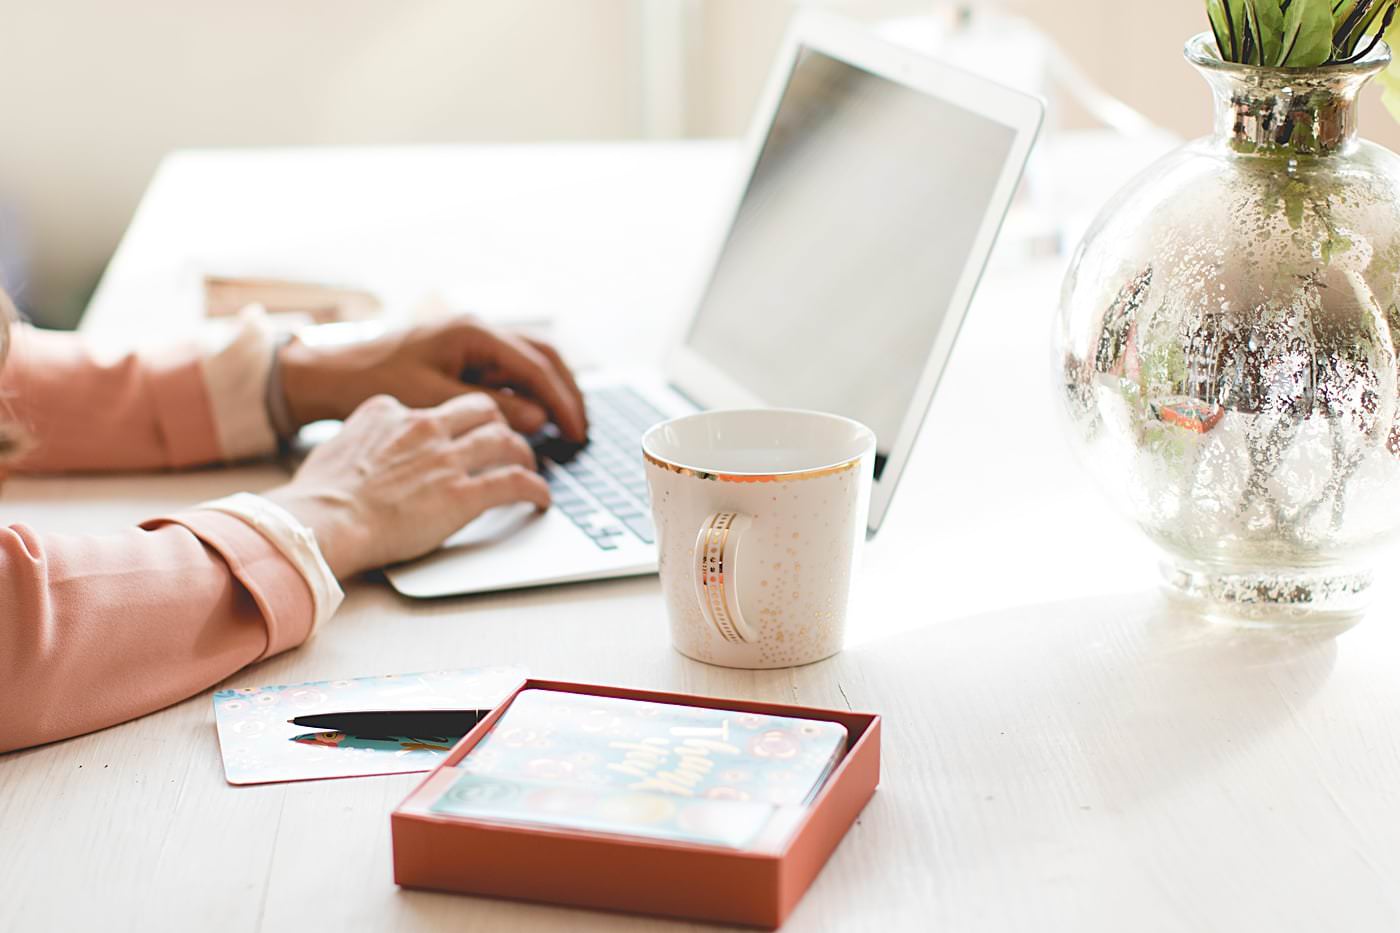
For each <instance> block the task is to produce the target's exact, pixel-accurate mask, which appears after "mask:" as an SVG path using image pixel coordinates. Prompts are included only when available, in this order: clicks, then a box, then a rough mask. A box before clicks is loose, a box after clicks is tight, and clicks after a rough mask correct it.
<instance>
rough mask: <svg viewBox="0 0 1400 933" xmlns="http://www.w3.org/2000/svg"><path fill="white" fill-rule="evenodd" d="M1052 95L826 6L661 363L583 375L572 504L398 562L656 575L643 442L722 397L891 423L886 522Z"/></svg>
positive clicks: (791, 66)
mask: <svg viewBox="0 0 1400 933" xmlns="http://www.w3.org/2000/svg"><path fill="white" fill-rule="evenodd" d="M1042 112H1043V110H1042V106H1041V104H1040V102H1039V101H1038V100H1036V99H1035V98H1033V97H1028V96H1026V95H1025V94H1022V93H1019V92H1017V91H1012V90H1010V89H1008V88H1005V87H1002V86H1000V85H997V84H994V83H992V82H990V81H987V80H985V79H983V78H980V77H977V76H974V75H972V74H969V73H966V72H963V71H960V70H958V69H955V68H952V67H950V66H947V65H944V64H941V63H939V62H937V61H933V60H930V59H928V58H925V57H922V56H920V55H918V54H916V53H914V52H911V51H908V50H905V49H902V48H899V47H896V46H892V45H889V44H887V43H885V42H883V41H881V40H879V39H877V38H875V37H873V36H872V35H870V33H869V32H868V31H867V30H865V29H863V28H862V27H860V26H858V25H855V24H851V23H848V22H845V21H843V20H840V19H837V18H834V17H831V16H829V15H824V14H818V13H810V12H809V13H804V14H801V15H799V16H798V17H797V19H796V21H795V22H794V24H793V26H792V28H791V29H790V30H789V32H788V35H787V37H786V38H785V40H784V43H783V46H782V51H781V53H780V54H779V56H778V60H777V63H776V64H775V66H774V69H773V72H772V75H771V77H770V79H769V82H768V86H767V88H766V90H765V93H764V96H763V99H762V102H761V104H760V106H759V108H758V111H757V117H756V118H755V121H754V127H753V129H752V130H751V131H750V134H749V139H748V141H747V161H746V164H747V165H748V166H749V167H750V170H749V171H748V172H747V174H746V177H745V179H744V181H743V184H742V186H741V190H740V191H739V192H738V195H737V197H736V199H735V207H734V211H733V214H732V219H731V221H730V224H729V227H728V230H727V233H726V234H725V236H724V237H723V238H722V240H721V243H720V245H719V248H718V250H717V253H716V256H715V258H714V261H713V263H712V265H711V269H710V274H709V278H708V281H707V282H706V284H705V287H704V288H703V290H702V292H701V294H700V295H699V297H698V299H697V300H696V302H695V305H694V310H693V313H692V315H691V318H690V320H689V323H688V326H687V327H686V328H685V329H684V331H683V333H682V334H681V336H680V339H679V340H678V342H677V344H676V345H675V346H674V348H673V349H672V351H671V353H670V355H669V358H668V359H667V361H666V364H665V367H664V370H663V371H662V372H659V373H657V374H655V375H654V376H653V375H650V374H643V375H642V376H640V377H638V376H637V375H636V374H635V373H632V374H626V375H624V374H623V373H622V372H609V371H606V370H600V371H598V372H593V373H588V374H585V375H584V376H583V377H581V378H580V380H579V381H580V384H581V386H582V388H583V390H584V394H585V400H586V403H587V406H588V410H589V411H588V415H589V422H590V425H591V437H590V441H589V444H588V446H587V447H585V448H583V449H582V450H581V451H578V452H577V453H575V454H573V455H572V456H570V457H567V458H565V457H563V456H561V457H560V458H559V459H558V460H555V459H550V458H549V457H547V456H546V457H542V458H541V469H542V471H543V473H544V475H545V477H546V478H547V479H548V481H549V484H550V488H551V489H552V491H553V495H554V505H553V507H552V508H550V509H549V510H548V511H547V512H545V513H543V514H539V513H536V512H534V510H533V509H532V508H531V507H530V506H528V505H521V506H512V507H505V508H500V509H493V510H492V511H490V512H487V513H486V514H484V515H482V516H481V517H480V518H478V519H477V520H476V521H474V522H472V523H471V524H469V525H467V526H466V527H465V528H463V529H462V530H461V531H460V532H458V533H457V534H456V535H454V536H453V537H452V538H450V539H448V541H447V542H446V544H445V545H444V546H443V547H442V548H441V549H440V550H438V551H437V552H435V553H433V554H431V555H428V556H427V557H424V558H422V559H420V560H417V561H414V562H411V563H407V564H403V565H400V566H396V567H392V568H390V569H389V570H388V571H387V575H388V578H389V581H390V582H391V583H392V585H393V586H394V588H395V589H396V590H398V591H399V592H400V593H402V594H404V595H406V596H411V597H434V596H448V595H456V594H464V593H479V592H485V591H489V590H502V589H513V588H519V587H528V586H542V585H548V584H558V583H569V582H573V581H581V580H597V579H604V578H609V577H621V576H629V575H635V574H646V573H654V572H655V570H656V547H655V537H656V536H655V530H654V529H653V528H652V524H651V508H650V505H649V503H648V501H647V487H646V479H645V475H644V473H643V468H642V458H641V436H642V433H643V432H644V431H645V430H646V429H647V428H649V427H651V426H652V425H653V424H655V423H657V422H659V421H662V420H664V419H667V418H671V417H675V416H677V415H682V414H687V413H690V412H694V411H698V410H706V409H715V408H732V407H755V406H759V407H762V406H771V407H779V408H807V409H817V410H821V411H830V412H836V413H838V414H842V415H846V416H848V417H851V418H855V419H856V420H858V421H861V422H864V423H865V424H867V425H869V426H870V427H871V428H872V429H873V430H874V432H875V436H876V444H877V449H876V463H875V482H874V486H873V489H872V492H871V503H870V517H869V522H868V531H869V533H871V534H873V533H874V532H875V531H877V530H878V529H879V527H880V523H881V522H882V521H883V519H884V517H885V514H886V512H887V511H888V509H889V506H890V499H891V497H892V496H893V494H894V489H895V486H896V484H897V483H898V482H899V477H900V475H901V473H903V471H904V467H905V463H906V461H907V459H908V457H909V452H910V449H911V448H912V447H913V444H914V439H915V437H916V435H917V434H918V432H919V427H920V425H921V424H922V422H923V419H924V415H925V413H926V412H927V411H928V406H929V403H930V401H931V400H932V398H933V393H934V390H935V388H936V387H937V385H938V380H939V377H940V376H941V375H942V373H943V370H944V367H945V364H946V363H947V361H948V357H949V354H950V353H951V351H952V347H953V341H954V338H955V337H956V335H957V332H958V328H959V326H960V325H961V323H962V320H963V317H964V315H965V314H966V312H967V308H968V305H969V303H970V302H971V300H972V294H973V290H974V288H975V287H976V284H977V280H978V278H979V276H980V275H981V272H982V269H983V267H984V266H985V264H986V261H987V257H988V254H989V253H990V252H991V249H992V244H993V241H994V240H995V238H996V234H997V230H998V228H999V226H1000V224H1001V221H1002V218H1003V217H1004V216H1005V214H1006V211H1007V208H1008V206H1009V205H1010V203H1011V198H1012V195H1013V193H1014V191H1015V188H1016V185H1017V182H1018V180H1019V179H1020V176H1021V171H1022V168H1023V166H1024V165H1025V161H1026V157H1027V155H1028V154H1029V152H1030V148H1031V144H1032V142H1033V140H1034V138H1035V134H1036V132H1037V130H1038V129H1039V126H1040V121H1041V115H1042Z"/></svg>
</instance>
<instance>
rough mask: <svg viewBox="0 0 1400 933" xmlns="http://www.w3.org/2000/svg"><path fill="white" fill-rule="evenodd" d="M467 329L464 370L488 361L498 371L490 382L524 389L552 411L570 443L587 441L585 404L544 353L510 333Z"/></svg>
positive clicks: (485, 329) (470, 327)
mask: <svg viewBox="0 0 1400 933" xmlns="http://www.w3.org/2000/svg"><path fill="white" fill-rule="evenodd" d="M466 329H467V331H468V335H467V336H468V340H467V344H466V354H465V357H466V358H465V360H464V365H463V367H462V368H463V369H464V370H466V369H470V368H471V367H472V365H473V364H474V363H475V364H480V363H485V362H489V363H490V364H492V365H493V368H494V370H495V371H494V372H492V373H491V376H492V379H491V380H490V381H499V382H500V383H501V384H502V385H507V386H510V387H511V388H518V389H522V390H524V392H525V393H527V394H529V395H530V396H531V397H532V398H533V399H534V400H535V401H537V402H539V403H540V404H542V405H543V406H544V407H545V408H546V409H547V410H548V411H549V413H550V415H551V416H553V418H554V423H555V424H557V425H559V430H560V432H561V433H563V435H564V436H565V437H566V438H568V439H569V440H571V441H577V442H579V443H582V442H583V441H584V440H585V439H586V438H587V436H588V428H587V421H586V419H585V418H584V413H583V405H582V404H581V403H580V402H579V400H578V398H577V397H575V395H574V392H573V390H572V389H571V388H570V386H569V384H568V383H566V382H565V381H564V380H563V379H562V378H561V377H560V375H559V373H557V372H556V371H555V369H554V364H552V363H551V362H550V361H549V358H548V357H547V356H545V354H543V353H541V352H540V351H539V350H536V349H535V348H534V347H532V346H530V345H529V344H528V343H526V342H525V341H523V340H521V339H519V338H518V337H513V336H511V335H509V334H501V333H497V332H495V331H492V330H491V329H489V328H485V327H481V326H479V325H467V328H466Z"/></svg>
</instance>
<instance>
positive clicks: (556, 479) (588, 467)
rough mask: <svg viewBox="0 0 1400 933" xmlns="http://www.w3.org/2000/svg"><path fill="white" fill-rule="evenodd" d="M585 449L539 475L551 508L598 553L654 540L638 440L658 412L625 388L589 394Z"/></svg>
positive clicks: (660, 415) (662, 418)
mask: <svg viewBox="0 0 1400 933" xmlns="http://www.w3.org/2000/svg"><path fill="white" fill-rule="evenodd" d="M584 403H585V404H586V405H587V407H588V427H589V431H588V433H589V441H588V446H587V447H584V448H582V449H580V450H579V451H578V452H577V453H575V454H574V455H573V457H571V458H569V459H567V460H566V461H565V462H563V463H555V462H549V463H547V465H546V467H545V471H544V475H545V479H546V480H548V481H549V490H550V493H551V494H552V495H553V497H554V506H555V508H557V509H558V510H559V511H561V512H563V513H564V514H565V515H567V516H568V517H569V520H570V521H572V522H573V523H574V524H575V525H577V526H578V527H579V529H580V530H581V531H582V532H583V533H584V534H586V535H588V537H589V538H591V539H592V540H593V543H594V544H596V545H597V546H598V547H599V548H601V549H602V550H604V551H614V550H616V549H617V548H618V545H619V544H620V543H621V542H622V541H623V540H625V538H626V537H627V536H628V535H631V536H633V537H635V538H637V539H639V540H641V541H643V542H645V543H647V544H651V543H652V542H654V541H655V540H656V530H655V529H654V528H653V527H652V524H651V504H650V500H649V498H648V496H647V480H646V472H645V471H644V469H643V467H642V434H643V433H644V432H645V431H646V430H647V428H650V427H651V426H652V425H654V424H656V423H657V422H658V421H665V420H666V415H665V414H664V413H662V412H661V411H659V410H658V409H657V408H656V407H655V406H653V405H652V404H651V403H650V402H648V401H647V400H646V399H644V398H642V396H641V395H639V394H638V393H637V392H636V391H634V390H632V389H630V388H627V387H625V386H615V387H608V388H605V389H599V390H596V391H593V392H589V393H587V394H586V395H585V397H584Z"/></svg>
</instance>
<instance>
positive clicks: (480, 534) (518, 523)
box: [444, 502, 544, 547]
mask: <svg viewBox="0 0 1400 933" xmlns="http://www.w3.org/2000/svg"><path fill="white" fill-rule="evenodd" d="M543 517H544V516H543V514H542V513H540V512H539V511H537V510H536V509H535V507H534V505H532V504H530V503H529V502H516V503H513V504H511V505H498V506H496V508H494V509H487V510H486V511H485V512H482V513H481V514H480V515H479V516H477V518H476V520H475V521H473V522H472V523H471V524H469V525H467V526H466V527H465V528H463V529H462V530H461V531H459V532H457V533H456V534H455V535H453V536H452V537H450V538H448V539H447V541H446V542H445V544H444V547H474V546H477V545H481V544H492V543H494V542H496V541H501V540H504V539H505V538H509V537H510V536H511V535H513V534H515V533H516V532H517V531H519V530H520V529H522V528H524V527H525V526H526V525H529V524H532V523H533V522H536V521H538V520H539V519H541V518H543Z"/></svg>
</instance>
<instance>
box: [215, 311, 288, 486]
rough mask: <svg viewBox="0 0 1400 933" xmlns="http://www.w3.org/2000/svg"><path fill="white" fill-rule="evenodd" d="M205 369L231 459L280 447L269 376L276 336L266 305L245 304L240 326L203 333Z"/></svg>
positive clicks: (222, 445) (226, 455)
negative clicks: (269, 397)
mask: <svg viewBox="0 0 1400 933" xmlns="http://www.w3.org/2000/svg"><path fill="white" fill-rule="evenodd" d="M201 338H202V343H203V350H204V356H203V359H202V360H201V370H202V372H203V375H204V385H205V387H206V388H207V389H208V391H209V404H210V406H211V407H212V408H213V409H214V431H215V434H216V435H217V436H218V438H219V447H220V449H221V450H222V452H223V455H224V459H225V460H244V459H247V458H249V457H259V456H263V455H265V454H269V453H272V452H273V451H274V450H276V449H277V433H276V431H274V430H273V425H272V423H271V421H270V419H269V418H268V412H267V376H268V370H269V369H270V368H271V366H272V351H273V347H274V345H275V343H276V335H275V333H274V332H273V328H272V326H271V325H270V324H269V322H268V320H267V316H266V315H265V314H264V313H263V310H262V308H261V307H259V306H257V305H252V306H249V307H248V308H245V309H244V310H243V311H242V312H241V313H240V314H239V316H238V320H237V324H236V325H235V327H234V328H233V329H232V330H231V331H230V329H229V328H228V327H226V326H225V327H209V328H206V329H205V330H204V331H203V332H202V333H201Z"/></svg>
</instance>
